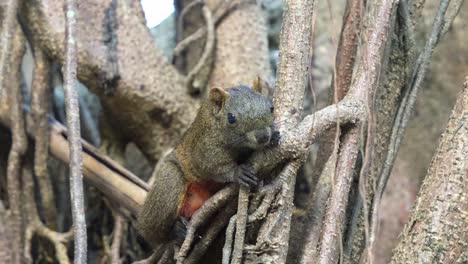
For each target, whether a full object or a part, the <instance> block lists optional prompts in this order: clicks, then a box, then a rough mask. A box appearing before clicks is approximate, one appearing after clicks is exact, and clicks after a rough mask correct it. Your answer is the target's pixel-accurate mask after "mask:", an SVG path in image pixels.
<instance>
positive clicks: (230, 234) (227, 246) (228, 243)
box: [222, 215, 237, 264]
mask: <svg viewBox="0 0 468 264" xmlns="http://www.w3.org/2000/svg"><path fill="white" fill-rule="evenodd" d="M236 222H237V215H233V216H232V217H231V219H230V220H229V224H228V227H227V229H226V238H225V239H224V247H223V259H222V263H223V264H229V263H230V262H231V253H232V246H233V244H232V243H233V241H234V230H235V227H236Z"/></svg>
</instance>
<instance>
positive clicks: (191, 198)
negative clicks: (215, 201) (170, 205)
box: [178, 180, 223, 219]
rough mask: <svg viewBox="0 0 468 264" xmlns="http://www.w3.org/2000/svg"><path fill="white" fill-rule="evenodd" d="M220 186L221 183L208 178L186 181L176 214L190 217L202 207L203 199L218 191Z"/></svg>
mask: <svg viewBox="0 0 468 264" xmlns="http://www.w3.org/2000/svg"><path fill="white" fill-rule="evenodd" d="M222 186H223V184H222V183H218V182H215V181H209V180H204V181H199V182H190V183H188V184H187V186H186V188H185V190H186V191H185V195H184V197H183V198H182V203H181V204H180V205H179V211H178V216H182V217H185V218H187V219H190V217H192V215H193V214H194V213H195V211H197V210H198V209H199V208H200V207H202V205H203V204H204V203H205V201H206V200H208V199H209V198H210V197H211V196H213V194H215V193H216V192H217V191H219V190H220V189H221V187H222Z"/></svg>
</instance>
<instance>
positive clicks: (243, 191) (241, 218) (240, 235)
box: [231, 186, 250, 264]
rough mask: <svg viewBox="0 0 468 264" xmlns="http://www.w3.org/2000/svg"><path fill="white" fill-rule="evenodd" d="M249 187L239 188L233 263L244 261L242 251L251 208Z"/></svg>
mask: <svg viewBox="0 0 468 264" xmlns="http://www.w3.org/2000/svg"><path fill="white" fill-rule="evenodd" d="M249 193H250V191H249V189H248V188H246V187H244V186H241V188H240V190H239V201H238V206H237V216H236V236H235V240H234V248H233V250H232V260H231V263H233V264H240V263H241V262H242V253H243V249H244V238H245V231H246V228H247V210H248V208H249Z"/></svg>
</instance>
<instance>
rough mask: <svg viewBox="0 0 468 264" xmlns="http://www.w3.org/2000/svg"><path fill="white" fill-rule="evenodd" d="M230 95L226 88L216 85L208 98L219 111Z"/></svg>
mask: <svg viewBox="0 0 468 264" xmlns="http://www.w3.org/2000/svg"><path fill="white" fill-rule="evenodd" d="M228 96H229V93H228V92H226V91H224V89H222V88H217V87H215V88H212V89H211V90H210V93H209V95H208V99H209V100H210V101H211V102H212V103H213V104H214V105H215V106H216V107H217V108H218V109H217V110H218V111H219V110H221V108H222V107H223V105H224V102H225V101H226V98H228Z"/></svg>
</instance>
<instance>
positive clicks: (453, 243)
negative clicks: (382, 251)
mask: <svg viewBox="0 0 468 264" xmlns="http://www.w3.org/2000/svg"><path fill="white" fill-rule="evenodd" d="M467 107H468V79H467V81H466V82H465V84H464V88H463V91H462V93H461V94H460V95H459V97H458V100H457V103H456V105H455V107H454V109H453V112H452V115H451V117H450V120H449V122H448V125H447V128H446V130H445V132H444V134H443V135H442V138H441V140H440V143H439V147H438V149H437V152H436V154H435V156H434V157H433V159H432V162H431V165H430V168H429V170H428V172H427V175H426V178H425V180H424V183H423V186H422V187H421V191H420V193H419V197H418V200H417V202H416V206H415V208H414V211H413V213H412V216H411V219H410V221H409V222H408V223H407V224H406V226H405V229H404V231H403V233H402V236H401V237H402V238H401V240H400V242H399V244H398V246H397V247H396V250H395V252H394V255H393V258H392V263H466V262H467V261H468V254H467V251H466V242H467V241H468V224H467V219H468V214H467V212H468V177H467V176H468V175H467V163H466V160H467V159H466V158H467V156H468V155H467V154H468V142H467V138H468V126H467V124H468V108H467Z"/></svg>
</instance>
